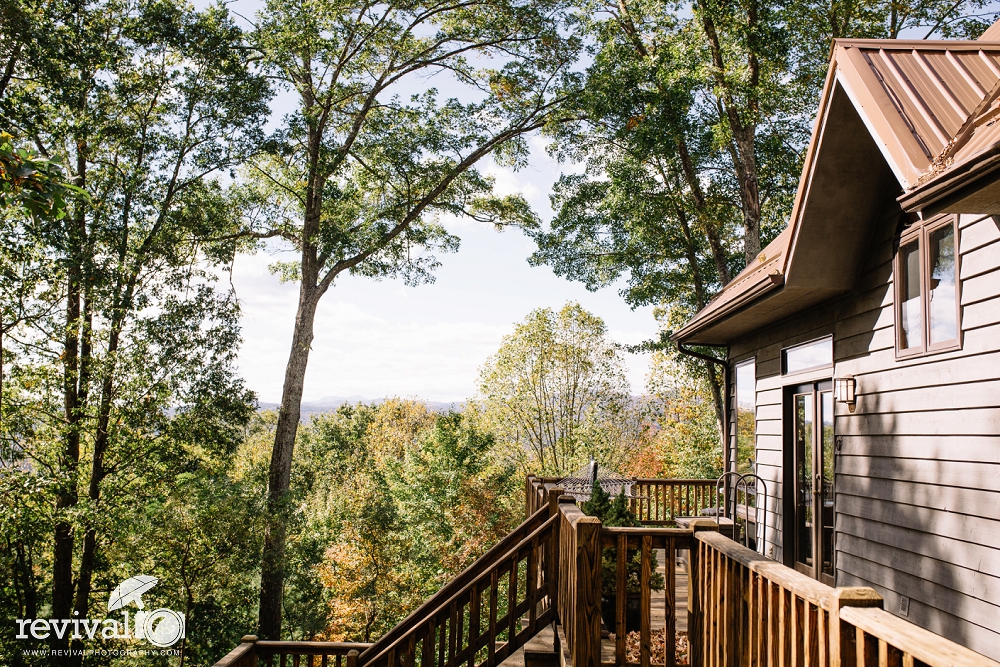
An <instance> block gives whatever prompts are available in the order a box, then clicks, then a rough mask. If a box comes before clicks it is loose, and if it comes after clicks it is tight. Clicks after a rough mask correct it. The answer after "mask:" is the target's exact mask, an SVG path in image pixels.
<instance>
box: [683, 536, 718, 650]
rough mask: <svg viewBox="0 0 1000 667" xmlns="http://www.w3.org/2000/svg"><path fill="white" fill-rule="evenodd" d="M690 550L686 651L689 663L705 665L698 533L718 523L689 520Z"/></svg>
mask: <svg viewBox="0 0 1000 667" xmlns="http://www.w3.org/2000/svg"><path fill="white" fill-rule="evenodd" d="M690 525H691V552H690V554H689V555H688V570H689V571H688V653H689V660H688V664H690V665H706V662H705V660H704V656H705V652H704V648H705V618H704V604H703V600H702V593H703V591H702V585H703V584H704V577H705V573H704V572H703V571H702V563H701V558H700V556H699V555H698V551H699V542H698V533H701V532H705V531H714V532H718V531H719V524H718V523H716V522H715V521H712V520H710V519H695V520H694V521H692V522H691V524H690ZM709 602H711V600H709Z"/></svg>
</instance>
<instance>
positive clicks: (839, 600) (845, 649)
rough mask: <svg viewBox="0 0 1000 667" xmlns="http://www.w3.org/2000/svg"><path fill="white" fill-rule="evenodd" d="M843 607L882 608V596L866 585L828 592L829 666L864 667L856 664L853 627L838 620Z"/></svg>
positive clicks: (855, 642) (855, 641)
mask: <svg viewBox="0 0 1000 667" xmlns="http://www.w3.org/2000/svg"><path fill="white" fill-rule="evenodd" d="M844 607H878V608H879V609H881V608H882V596H881V595H879V594H878V592H877V591H875V589H873V588H868V587H867V586H852V587H848V588H835V589H833V592H832V593H830V630H829V631H830V667H864V665H858V664H857V661H858V654H857V638H856V636H855V632H854V629H853V628H851V627H850V626H849V625H847V624H846V623H844V622H843V621H841V620H840V610H841V609H843V608H844Z"/></svg>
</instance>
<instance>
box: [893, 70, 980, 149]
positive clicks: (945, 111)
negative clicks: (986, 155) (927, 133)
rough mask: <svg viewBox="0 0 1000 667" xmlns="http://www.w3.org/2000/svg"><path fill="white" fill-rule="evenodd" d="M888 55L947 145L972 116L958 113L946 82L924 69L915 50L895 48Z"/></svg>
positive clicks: (915, 99) (943, 142)
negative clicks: (898, 49) (914, 53)
mask: <svg viewBox="0 0 1000 667" xmlns="http://www.w3.org/2000/svg"><path fill="white" fill-rule="evenodd" d="M886 55H887V56H889V57H890V58H892V61H893V62H894V63H895V64H896V66H897V67H899V69H900V71H901V72H902V73H903V76H905V77H906V79H907V83H909V86H910V90H911V94H912V95H913V98H914V101H915V102H916V103H917V105H918V106H919V107H920V109H921V110H922V111H923V112H924V115H925V117H926V118H927V119H928V121H929V122H930V123H931V125H932V128H931V129H932V130H937V132H936V134H937V137H938V139H939V140H941V145H942V146H944V144H947V143H948V141H949V140H950V139H951V138H952V137H954V136H955V133H956V132H958V129H959V128H960V127H962V123H964V122H965V119H966V118H968V117H969V115H968V114H967V113H966V114H965V115H962V116H959V113H958V111H956V110H955V108H954V107H953V106H952V104H951V101H950V100H949V99H948V96H950V95H951V92H950V91H947V92H946V90H945V85H944V82H943V81H941V80H940V79H938V78H936V77H935V78H932V76H933V74H929V73H928V72H927V70H926V69H924V67H923V66H922V65H921V63H920V62H918V61H917V58H916V57H915V56H914V55H913V53H912V52H905V51H893V52H890V53H887V54H886Z"/></svg>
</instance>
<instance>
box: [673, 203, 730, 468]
mask: <svg viewBox="0 0 1000 667" xmlns="http://www.w3.org/2000/svg"><path fill="white" fill-rule="evenodd" d="M676 210H677V219H678V220H679V221H680V223H681V230H682V231H683V232H684V241H685V248H684V252H685V255H686V257H687V261H688V266H690V267H691V278H692V283H693V284H694V298H695V305H696V306H697V307H698V310H701V309H702V308H704V307H705V304H707V303H708V295H707V294H706V293H705V281H704V280H703V279H702V277H701V270H700V269H699V268H698V255H697V253H696V251H695V243H694V237H693V235H692V233H691V225H690V224H689V223H688V219H687V215H686V214H685V212H684V209H683V208H682V207H681V206H677V207H676ZM705 371H706V372H707V373H708V384H709V387H710V389H711V391H712V404H713V405H714V407H715V420H716V423H717V424H718V427H719V440H720V441H721V442H722V452H723V456H725V455H726V452H727V451H728V449H727V448H728V446H729V443H728V442H727V438H726V410H725V403H723V401H724V400H725V398H724V397H723V395H722V388H721V387H720V382H719V375H718V371H717V370H716V368H715V364H712V363H709V362H707V361H706V362H705Z"/></svg>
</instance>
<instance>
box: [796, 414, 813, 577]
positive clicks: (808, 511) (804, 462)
mask: <svg viewBox="0 0 1000 667" xmlns="http://www.w3.org/2000/svg"><path fill="white" fill-rule="evenodd" d="M812 454H813V401H812V394H799V395H797V396H796V397H795V469H796V473H797V474H796V477H797V479H796V484H795V487H796V491H798V494H797V497H796V499H795V500H796V503H797V504H798V507H797V508H796V512H795V523H796V526H795V528H796V530H795V535H796V538H797V539H796V541H795V560H797V561H798V562H800V563H804V564H806V565H812V551H813V550H812V546H813V544H812V535H813V533H812V530H813V516H812V508H813V498H812V496H813V488H812V480H813V466H812Z"/></svg>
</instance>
